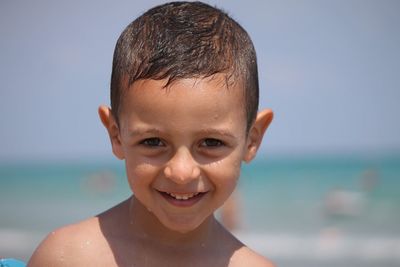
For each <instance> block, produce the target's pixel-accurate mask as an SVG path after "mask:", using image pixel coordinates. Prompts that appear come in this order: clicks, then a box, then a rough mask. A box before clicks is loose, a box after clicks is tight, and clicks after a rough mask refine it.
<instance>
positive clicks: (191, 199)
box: [157, 190, 207, 207]
mask: <svg viewBox="0 0 400 267" xmlns="http://www.w3.org/2000/svg"><path fill="white" fill-rule="evenodd" d="M157 191H158V192H159V193H160V194H161V195H162V196H163V197H164V199H165V200H167V202H169V203H170V204H172V205H174V206H178V207H190V206H192V205H194V204H196V203H197V202H198V201H199V200H200V199H201V198H202V197H203V196H204V195H205V194H206V193H207V192H190V193H177V192H165V191H159V190H157Z"/></svg>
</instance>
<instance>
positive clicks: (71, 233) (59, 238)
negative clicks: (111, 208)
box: [28, 217, 107, 267]
mask: <svg viewBox="0 0 400 267" xmlns="http://www.w3.org/2000/svg"><path fill="white" fill-rule="evenodd" d="M105 243H106V241H105V240H104V238H103V237H102V234H101V230H100V227H99V223H98V219H97V218H96V217H94V218H90V219H87V220H85V221H82V222H79V223H77V224H73V225H68V226H65V227H62V228H60V229H57V230H55V231H53V232H51V233H50V234H48V236H47V237H46V238H45V239H44V240H43V241H42V243H41V244H40V245H39V246H38V248H37V249H36V251H35V252H34V253H33V255H32V257H31V259H30V261H29V262H28V267H35V266H44V267H45V266H54V267H57V266H74V265H75V266H76V265H79V266H81V265H82V263H83V262H84V261H85V259H87V260H88V261H89V260H90V259H92V258H93V257H92V256H95V254H94V253H95V251H96V250H98V249H100V251H101V250H104V248H106V247H107V246H105ZM97 253H99V251H97ZM78 259H79V264H78V262H77V261H78Z"/></svg>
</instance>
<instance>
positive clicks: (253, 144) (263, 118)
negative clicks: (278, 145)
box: [243, 109, 274, 163]
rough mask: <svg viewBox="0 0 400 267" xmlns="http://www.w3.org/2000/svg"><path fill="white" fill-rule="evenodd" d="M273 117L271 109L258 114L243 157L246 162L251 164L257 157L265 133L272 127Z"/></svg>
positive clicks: (250, 131)
mask: <svg viewBox="0 0 400 267" xmlns="http://www.w3.org/2000/svg"><path fill="white" fill-rule="evenodd" d="M273 117H274V113H273V112H272V110H270V109H265V110H263V111H260V112H259V113H258V114H257V117H256V120H255V121H254V123H253V126H252V127H251V128H250V130H249V133H248V138H247V147H246V153H245V155H244V157H243V160H244V161H245V162H247V163H248V162H250V161H251V160H253V159H254V157H255V156H256V154H257V150H258V148H259V147H260V145H261V141H262V139H263V136H264V133H265V131H266V130H267V128H268V126H269V125H270V123H271V121H272V119H273Z"/></svg>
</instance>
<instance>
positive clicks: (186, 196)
mask: <svg viewBox="0 0 400 267" xmlns="http://www.w3.org/2000/svg"><path fill="white" fill-rule="evenodd" d="M197 194H199V193H190V194H174V193H168V195H170V196H171V197H173V198H175V199H177V200H188V199H189V198H192V197H194V196H196V195H197Z"/></svg>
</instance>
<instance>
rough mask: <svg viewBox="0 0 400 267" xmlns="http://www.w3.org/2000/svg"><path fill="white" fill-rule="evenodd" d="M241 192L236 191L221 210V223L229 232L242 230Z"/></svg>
mask: <svg viewBox="0 0 400 267" xmlns="http://www.w3.org/2000/svg"><path fill="white" fill-rule="evenodd" d="M239 202H240V199H239V192H238V191H237V190H235V191H234V192H233V193H232V195H231V196H230V197H229V198H228V199H227V200H226V202H225V204H224V205H223V206H222V207H221V209H220V221H221V223H222V224H223V225H224V226H225V228H226V229H228V230H229V231H236V230H238V229H239V228H240V224H241V223H240V205H239Z"/></svg>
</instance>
